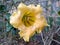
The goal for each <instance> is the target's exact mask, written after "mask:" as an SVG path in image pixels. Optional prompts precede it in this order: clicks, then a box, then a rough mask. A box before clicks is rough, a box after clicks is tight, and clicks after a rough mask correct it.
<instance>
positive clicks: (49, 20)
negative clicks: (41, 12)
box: [48, 17, 53, 27]
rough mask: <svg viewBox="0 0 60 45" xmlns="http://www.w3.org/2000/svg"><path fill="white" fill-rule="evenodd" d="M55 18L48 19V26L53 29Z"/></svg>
mask: <svg viewBox="0 0 60 45" xmlns="http://www.w3.org/2000/svg"><path fill="white" fill-rule="evenodd" d="M52 23H53V17H48V24H49V25H50V27H52Z"/></svg>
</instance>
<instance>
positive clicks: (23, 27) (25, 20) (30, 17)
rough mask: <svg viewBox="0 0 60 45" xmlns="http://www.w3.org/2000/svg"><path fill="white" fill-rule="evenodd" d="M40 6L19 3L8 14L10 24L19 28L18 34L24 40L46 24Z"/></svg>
mask: <svg viewBox="0 0 60 45" xmlns="http://www.w3.org/2000/svg"><path fill="white" fill-rule="evenodd" d="M42 12H43V11H42V7H41V6H40V5H37V6H35V5H33V4H31V5H28V6H26V5H25V4H23V3H21V4H19V5H18V7H17V11H15V12H14V13H13V14H12V15H11V16H10V24H11V25H12V26H13V27H15V28H17V29H18V30H20V32H19V35H20V37H22V38H23V39H24V41H27V42H28V41H29V38H30V37H31V36H33V35H34V34H35V32H37V33H40V32H41V31H42V30H43V29H44V27H45V26H48V24H47V21H46V19H45V17H44V16H43V15H42Z"/></svg>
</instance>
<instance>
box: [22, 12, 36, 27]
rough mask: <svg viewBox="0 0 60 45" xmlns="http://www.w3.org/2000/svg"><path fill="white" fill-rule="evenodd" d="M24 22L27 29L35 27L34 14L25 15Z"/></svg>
mask: <svg viewBox="0 0 60 45" xmlns="http://www.w3.org/2000/svg"><path fill="white" fill-rule="evenodd" d="M22 22H23V24H24V25H25V26H26V27H29V26H31V25H33V23H34V22H35V16H34V15H32V14H30V13H29V14H24V16H23V18H22Z"/></svg>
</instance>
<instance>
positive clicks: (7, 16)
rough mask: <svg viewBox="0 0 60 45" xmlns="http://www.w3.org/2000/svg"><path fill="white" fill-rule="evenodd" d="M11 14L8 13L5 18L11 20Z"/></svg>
mask: <svg viewBox="0 0 60 45" xmlns="http://www.w3.org/2000/svg"><path fill="white" fill-rule="evenodd" d="M10 16H11V14H10V13H7V14H6V16H5V18H6V19H7V20H8V21H9V20H10Z"/></svg>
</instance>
